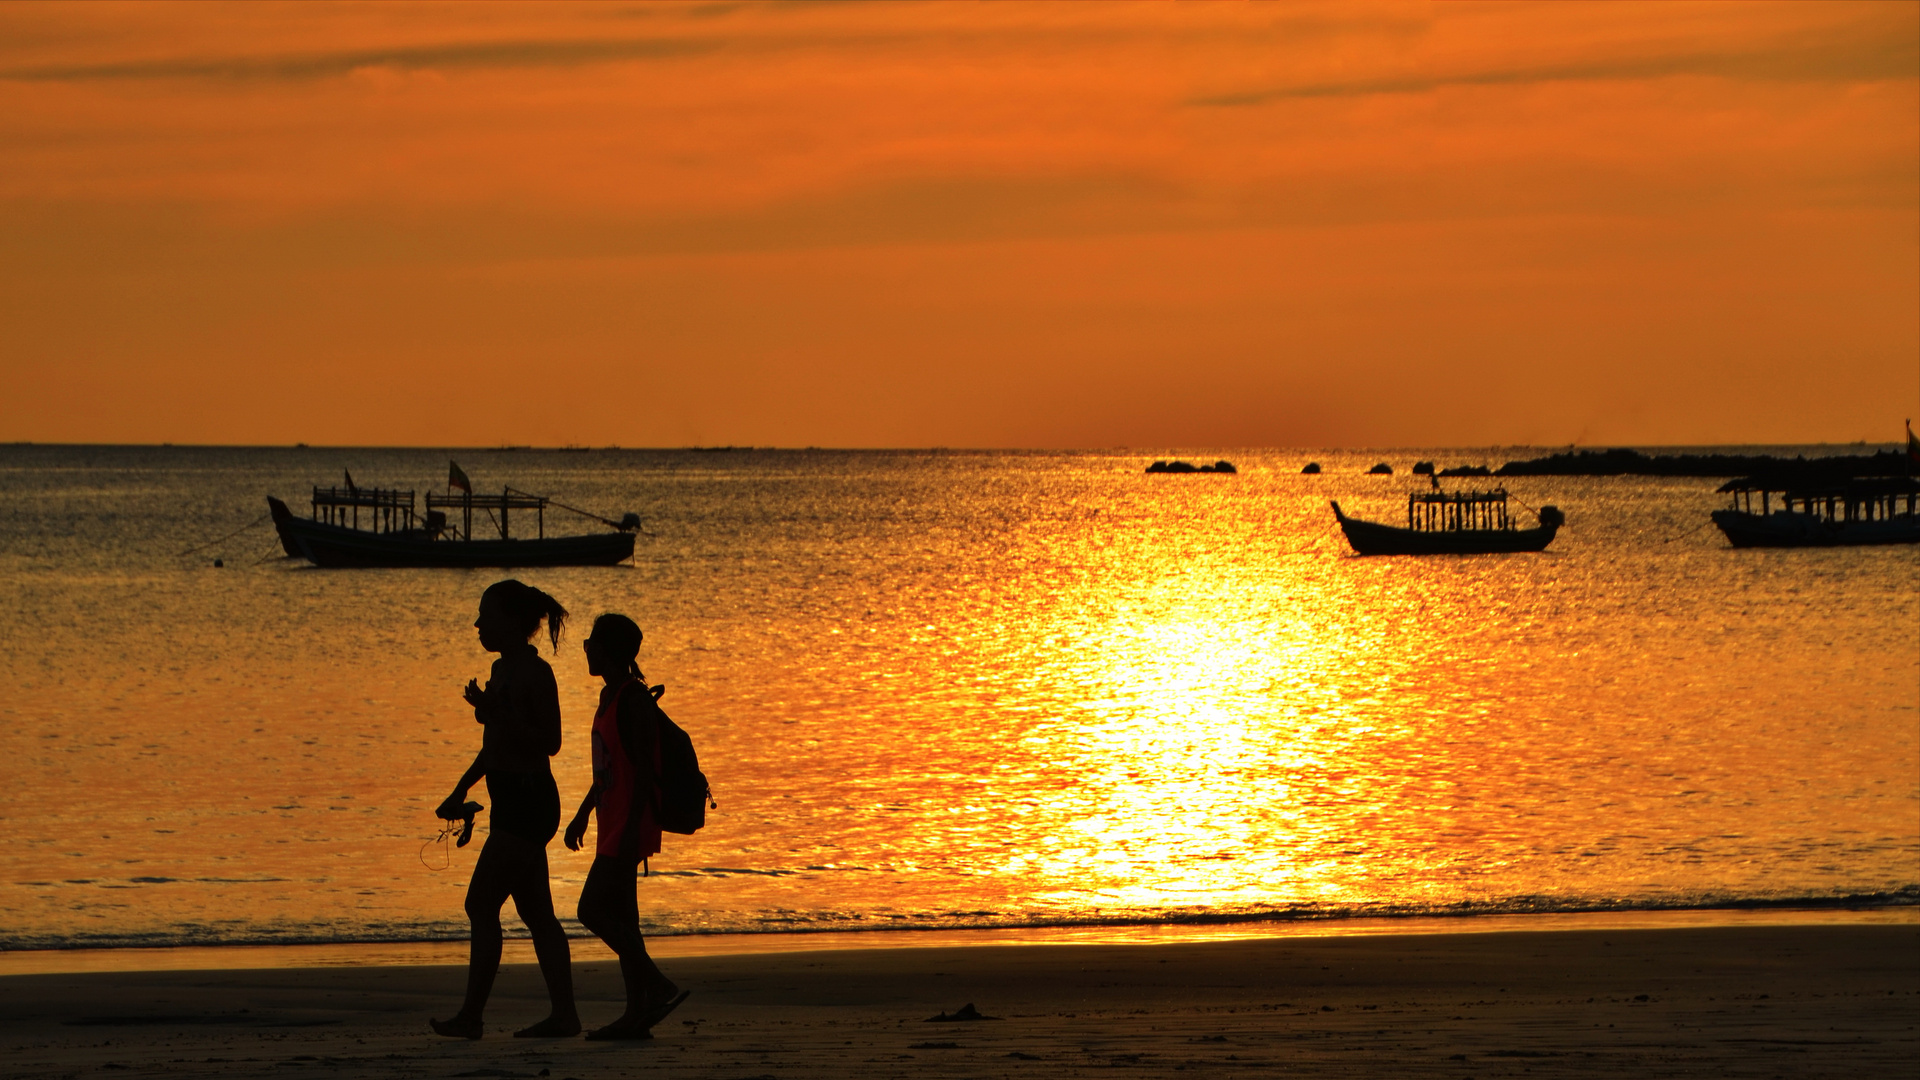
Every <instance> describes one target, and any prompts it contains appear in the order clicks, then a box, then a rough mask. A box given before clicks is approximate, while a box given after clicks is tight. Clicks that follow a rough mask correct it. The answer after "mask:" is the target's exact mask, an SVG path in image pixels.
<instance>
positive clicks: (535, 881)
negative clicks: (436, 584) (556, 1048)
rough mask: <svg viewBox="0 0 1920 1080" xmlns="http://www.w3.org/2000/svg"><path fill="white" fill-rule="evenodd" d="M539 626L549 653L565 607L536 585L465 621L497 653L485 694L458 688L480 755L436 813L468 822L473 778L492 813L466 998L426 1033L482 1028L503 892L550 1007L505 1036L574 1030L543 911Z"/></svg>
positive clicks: (566, 955)
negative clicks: (476, 728) (476, 731)
mask: <svg viewBox="0 0 1920 1080" xmlns="http://www.w3.org/2000/svg"><path fill="white" fill-rule="evenodd" d="M542 620H545V621H546V624H547V636H548V637H549V638H550V639H551V641H552V643H553V647H554V648H555V649H558V648H559V647H560V631H561V628H562V627H563V626H565V624H566V620H567V609H566V608H563V607H561V606H560V602H559V601H558V600H555V599H554V598H553V597H551V596H548V595H547V594H546V593H544V592H541V591H540V590H539V589H536V588H533V587H531V586H528V585H523V584H521V583H520V582H518V581H513V580H507V581H500V582H495V583H494V584H493V585H490V586H488V588H487V591H486V592H485V593H483V594H482V595H481V597H480V615H479V617H478V618H476V619H475V620H474V622H473V625H474V628H475V629H476V630H478V631H479V632H480V646H481V647H482V648H484V649H486V650H487V651H488V652H496V653H499V654H500V659H498V660H495V661H494V662H493V673H492V677H491V678H489V679H488V680H487V685H486V688H485V689H481V687H480V686H479V684H478V683H476V682H474V681H472V680H469V681H468V682H467V687H466V690H465V691H464V693H463V696H464V697H465V698H466V701H467V703H468V704H469V705H472V706H473V719H474V721H475V722H476V723H479V724H480V725H481V728H482V733H481V736H480V753H479V754H478V755H477V756H475V757H474V759H473V764H472V765H470V766H468V767H467V771H466V773H465V774H464V775H463V776H461V777H460V782H459V783H458V784H456V785H455V786H454V789H453V794H451V795H449V796H447V800H446V801H445V802H443V803H441V804H440V808H439V809H438V810H437V811H436V813H438V814H439V815H440V817H441V818H442V819H444V820H447V821H457V820H460V819H462V818H466V817H470V816H471V815H469V814H468V813H467V812H466V807H467V806H468V805H471V804H467V791H468V789H470V788H472V787H473V785H474V784H476V783H478V782H479V781H480V778H481V777H483V776H484V777H486V780H487V793H488V795H489V796H490V797H491V798H492V800H493V813H492V819H491V822H490V825H489V829H488V833H487V842H486V845H485V846H484V847H482V848H481V849H480V858H479V859H478V860H477V861H476V862H475V863H474V866H473V880H472V881H471V882H470V883H469V884H468V885H467V905H466V906H467V918H468V920H469V921H470V922H471V923H472V926H473V944H472V946H471V951H470V953H469V957H468V963H467V996H466V1000H465V1001H464V1002H462V1003H461V1005H460V1011H459V1012H457V1013H455V1014H454V1015H453V1017H452V1018H451V1019H448V1020H431V1021H429V1023H430V1024H432V1026H433V1030H434V1031H435V1032H436V1033H438V1034H441V1035H445V1036H447V1037H448V1038H458V1039H478V1038H479V1037H480V1036H481V1034H482V1032H483V1031H484V1030H485V1029H484V1027H483V1025H482V1023H481V1017H482V1013H483V1012H484V1011H485V1009H486V1006H487V995H488V994H489V993H491V992H492V990H493V978H494V975H495V974H497V973H498V972H499V970H500V946H501V940H500V937H501V935H500V907H501V905H503V904H505V903H506V900H507V897H509V896H511V897H513V906H514V909H515V910H517V911H518V912H519V913H520V919H521V921H522V922H524V923H526V924H527V929H528V930H529V931H531V932H532V934H533V951H534V955H535V956H536V957H538V958H539V960H540V974H541V975H542V976H543V977H544V978H545V979H546V982H547V996H548V997H549V998H550V999H551V1000H552V1002H553V1011H552V1013H551V1014H550V1015H549V1016H548V1017H547V1018H546V1019H545V1020H542V1021H540V1022H539V1023H537V1024H535V1025H533V1026H532V1027H529V1028H523V1029H522V1030H520V1031H516V1032H514V1034H515V1035H516V1036H518V1037H522V1038H562V1037H565V1036H570V1035H577V1034H579V1033H580V1015H579V1013H578V1012H576V1011H575V1009H574V1003H573V971H572V967H571V963H572V956H571V952H570V950H569V949H568V947H567V933H566V931H565V930H562V929H561V928H560V920H559V919H558V918H557V917H555V915H554V913H553V891H552V889H551V888H549V887H548V885H547V842H548V841H550V840H552V839H553V834H554V830H555V829H556V828H557V827H558V826H559V824H560V790H559V788H558V787H556V786H555V784H554V782H553V769H552V767H551V766H550V765H549V763H548V759H549V758H551V757H553V755H555V754H557V753H559V752H560V690H559V687H558V686H557V685H556V684H555V683H554V679H553V669H552V668H551V667H549V666H547V662H546V661H545V660H542V659H540V650H539V649H538V648H536V647H535V646H534V645H533V643H532V642H531V641H530V640H529V639H531V638H532V637H533V635H534V632H535V631H537V630H539V629H540V623H541V621H542ZM462 842H463V843H464V842H465V841H464V840H463V841H462Z"/></svg>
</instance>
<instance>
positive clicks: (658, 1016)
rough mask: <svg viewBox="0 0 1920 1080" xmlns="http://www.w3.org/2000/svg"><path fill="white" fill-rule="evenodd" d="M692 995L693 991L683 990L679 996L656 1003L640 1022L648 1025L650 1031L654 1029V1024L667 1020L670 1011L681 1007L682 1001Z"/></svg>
mask: <svg viewBox="0 0 1920 1080" xmlns="http://www.w3.org/2000/svg"><path fill="white" fill-rule="evenodd" d="M692 996H693V991H691V990H682V991H680V993H679V994H678V995H677V996H675V997H673V998H669V999H668V1000H666V1001H663V1002H661V1003H660V1004H658V1005H655V1006H654V1007H653V1008H651V1009H648V1010H647V1012H646V1015H644V1016H642V1017H641V1018H640V1022H641V1023H642V1024H645V1025H646V1028H647V1030H648V1031H652V1030H653V1026H654V1025H655V1024H658V1023H659V1022H660V1021H662V1020H665V1019H666V1018H667V1014H668V1013H670V1012H672V1011H673V1010H675V1009H677V1008H679V1007H680V1003H681V1002H683V1001H685V1000H687V999H688V998H689V997H692Z"/></svg>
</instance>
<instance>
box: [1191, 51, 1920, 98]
mask: <svg viewBox="0 0 1920 1080" xmlns="http://www.w3.org/2000/svg"><path fill="white" fill-rule="evenodd" d="M1916 69H1920V41H1916V40H1914V39H1912V38H1909V37H1904V36H1902V37H1897V38H1892V37H1890V38H1882V39H1877V40H1871V41H1863V42H1849V43H1847V44H1846V45H1845V46H1842V47H1839V48H1834V47H1831V46H1829V47H1811V48H1809V47H1801V48H1779V49H1765V50H1750V51H1743V52H1695V53H1689V54H1684V55H1676V56H1659V57H1646V58H1638V59H1607V60H1597V61H1589V62H1584V63H1581V62H1574V63H1559V64H1543V65H1538V66H1515V67H1508V68H1502V69H1496V70H1491V71H1477V72H1460V73H1457V74H1447V75H1413V76H1399V77H1385V78H1376V79H1358V80H1352V81H1340V82H1318V83H1303V84H1301V85H1298V86H1282V87H1272V88H1268V89H1260V90H1247V91H1241V92H1237V93H1227V94H1208V95H1203V96H1198V97H1193V98H1189V99H1188V100H1187V101H1186V102H1185V103H1186V104H1187V105H1191V106H1199V107H1213V108H1235V107H1246V106H1257V105H1268V104H1274V103H1278V102H1283V101H1294V100H1304V99H1312V98H1353V97H1371V96H1376V95H1386V94H1424V93H1431V92H1433V91H1436V90H1442V89H1447V88H1451V87H1478V86H1486V87H1502V86H1524V85H1530V84H1537V83H1552V82H1633V81H1640V80H1645V79H1666V78H1678V77H1683V76H1689V75H1693V76H1707V77H1712V78H1723V79H1745V80H1754V81H1778V82H1872V81H1878V80H1882V79H1911V78H1913V77H1914V73H1915V71H1916Z"/></svg>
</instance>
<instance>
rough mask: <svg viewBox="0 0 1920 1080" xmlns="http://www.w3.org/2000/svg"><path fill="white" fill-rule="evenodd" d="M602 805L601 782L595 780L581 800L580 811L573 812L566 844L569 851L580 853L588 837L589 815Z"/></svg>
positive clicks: (568, 826)
mask: <svg viewBox="0 0 1920 1080" xmlns="http://www.w3.org/2000/svg"><path fill="white" fill-rule="evenodd" d="M599 805H600V781H598V780H595V781H594V782H593V786H592V787H589V788H588V789H587V793H586V795H584V796H582V797H581V799H580V809H578V810H575V811H574V812H573V820H572V821H570V822H568V823H567V833H566V837H565V839H566V842H567V850H568V851H579V850H580V845H581V844H582V843H584V842H585V841H586V837H587V815H588V814H591V813H593V810H594V807H596V806H599Z"/></svg>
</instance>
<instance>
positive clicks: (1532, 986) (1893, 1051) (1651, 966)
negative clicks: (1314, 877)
mask: <svg viewBox="0 0 1920 1080" xmlns="http://www.w3.org/2000/svg"><path fill="white" fill-rule="evenodd" d="M662 959H663V962H664V965H665V966H666V968H667V970H668V972H669V974H670V975H671V976H672V977H673V978H674V979H676V980H677V981H679V982H680V983H681V984H682V985H683V986H684V987H686V988H688V989H690V990H692V991H693V997H692V998H691V999H690V1000H689V1001H688V1003H687V1004H686V1005H685V1006H683V1007H682V1008H681V1009H680V1010H679V1011H678V1012H676V1013H675V1014H674V1015H673V1016H672V1017H671V1018H669V1019H668V1020H667V1021H666V1022H664V1023H662V1024H661V1025H659V1026H658V1027H657V1028H656V1030H655V1038H654V1039H652V1040H650V1041H646V1042H640V1043H594V1042H588V1041H585V1040H583V1039H578V1038H571V1039H555V1040H521V1039H514V1038H511V1037H510V1034H509V1033H510V1032H511V1031H512V1030H513V1029H514V1028H516V1027H518V1026H520V1025H523V1024H526V1023H530V1022H532V1021H534V1020H537V1019H539V1017H540V1016H542V1015H544V1013H545V1010H546V1008H547V1002H546V996H545V992H544V988H543V986H542V984H541V981H540V977H539V974H538V971H537V969H536V968H534V967H533V966H531V965H525V964H511V965H508V966H506V967H505V968H503V969H502V971H501V975H500V979H499V982H498V983H497V984H496V987H495V992H494V996H493V999H492V1002H491V1003H490V1006H489V1009H488V1014H487V1024H486V1037H485V1038H484V1039H483V1040H481V1041H478V1042H467V1041H464V1040H445V1039H438V1038H435V1037H433V1036H431V1035H429V1034H428V1033H427V1028H426V1020H427V1018H428V1017H429V1016H444V1015H445V1014H446V1013H448V1012H449V1011H451V1010H452V1008H453V1007H454V1006H455V1004H456V1002H457V1000H458V997H459V994H460V988H461V985H462V981H463V972H462V971H461V970H460V968H459V967H457V966H450V965H415V966H379V965H348V966H337V967H325V968H322V967H310V968H293V967H280V968H268V969H256V970H251V971H245V970H223V971H215V972H209V971H201V970H194V971H184V970H183V971H143V972H94V973H87V974H43V975H16V976H8V977H4V978H0V1038H4V1040H5V1044H6V1046H7V1047H8V1051H9V1053H8V1073H9V1075H10V1076H15V1077H20V1078H22V1080H29V1078H47V1080H51V1078H53V1077H79V1076H88V1077H91V1076H108V1075H126V1074H128V1073H129V1072H131V1073H133V1074H136V1075H141V1076H154V1077H183V1078H184V1077H196V1078H197V1077H215V1078H237V1077H256V1076H261V1077H264V1076H273V1077H283V1076H287V1075H290V1074H291V1075H325V1076H328V1077H336V1078H341V1080H357V1078H360V1077H367V1078H372V1077H391V1076H418V1077H430V1076H449V1075H451V1076H507V1077H538V1076H550V1077H553V1078H555V1080H559V1078H563V1077H575V1078H577V1080H597V1078H601V1077H613V1076H628V1075H633V1074H634V1073H635V1072H636V1071H642V1070H644V1071H645V1072H647V1073H648V1075H659V1076H665V1077H686V1078H688V1080H693V1078H696V1077H699V1078H704V1077H713V1076H729V1077H748V1076H753V1077H780V1078H785V1077H820V1078H827V1077H836V1078H838V1077H901V1078H907V1077H912V1078H920V1077H931V1078H935V1080H941V1078H947V1077H952V1078H955V1080H958V1078H960V1077H983V1076H994V1077H1041V1076H1059V1075H1077V1074H1078V1073H1079V1071H1081V1070H1083V1069H1096V1068H1097V1069H1106V1068H1114V1067H1125V1068H1129V1069H1132V1070H1133V1072H1134V1075H1148V1076H1168V1077H1171V1076H1172V1075H1173V1074H1175V1073H1187V1072H1198V1073H1199V1074H1201V1075H1222V1074H1224V1075H1239V1074H1241V1073H1244V1072H1261V1073H1271V1072H1273V1071H1275V1070H1281V1071H1284V1073H1285V1075H1289V1076H1308V1077H1320V1076H1324V1077H1352V1076H1411V1077H1435V1078H1445V1080H1467V1078H1469V1077H1471V1078H1473V1080H1489V1078H1492V1077H1514V1078H1515V1080H1520V1078H1523V1077H1524V1078H1526V1080H1548V1078H1552V1077H1574V1076H1594V1075H1626V1076H1648V1075H1659V1076H1669V1077H1693V1076H1701V1077H1705V1076H1724V1075H1730V1074H1731V1075H1744V1076H1761V1077H1778V1078H1783V1080H1788V1078H1793V1080H1797V1078H1799V1077H1809V1078H1811V1077H1819V1076H1871V1075H1903V1074H1904V1071H1905V1068H1906V1067H1907V1066H1909V1065H1910V1063H1911V1060H1912V1057H1913V1055H1914V1053H1915V1051H1916V1049H1920V1034H1916V1030H1917V1029H1920V1023H1917V1022H1920V986H1916V984H1915V981H1914V978H1913V972H1914V970H1915V969H1916V963H1917V962H1920V924H1917V923H1915V922H1913V921H1903V922H1899V923H1856V924H1836V923H1817V924H1801V925H1746V926H1691V927H1686V926H1672V927H1667V928H1619V927H1614V928H1606V929H1602V928H1587V929H1577V930H1569V929H1550V930H1494V931H1489V932H1478V933H1424V934H1395V933H1380V934H1372V935H1339V936H1300V937H1281V936H1265V937H1261V938H1247V939H1242V940H1233V941H1224V940H1223V941H1209V942H1167V943H1158V944H1138V945H1113V944H1085V943H1060V944H1057V945H1052V946H1049V947H1044V948H1043V947H1036V945H1035V944H1033V943H1022V944H970V945H957V946H949V947H939V948H911V947H909V948H871V949H839V950H817V951H796V952H786V953H753V954H724V955H720V954H716V955H707V956H680V957H666V956H663V957H662ZM574 983H575V986H576V989H577V992H578V996H579V999H580V1009H581V1014H582V1018H583V1020H584V1021H585V1022H586V1023H587V1024H589V1025H592V1024H595V1023H604V1022H606V1021H607V1020H609V1019H611V1018H612V1017H613V1016H614V1015H615V1014H616V1013H617V1012H618V1010H619V1008H620V1004H621V991H620V982H619V975H618V970H617V965H615V964H613V963H612V962H611V960H610V959H607V960H595V959H591V958H581V957H578V956H576V961H575V964H574ZM966 1004H972V1005H974V1006H975V1007H976V1008H977V1010H978V1011H979V1012H980V1013H982V1014H985V1016H986V1017H990V1018H995V1019H994V1020H993V1022H983V1023H929V1022H927V1021H929V1020H930V1019H931V1018H933V1017H934V1016H935V1015H936V1014H943V1013H946V1014H950V1013H951V1012H953V1011H955V1010H958V1009H960V1008H961V1007H962V1006H963V1005H966Z"/></svg>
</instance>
